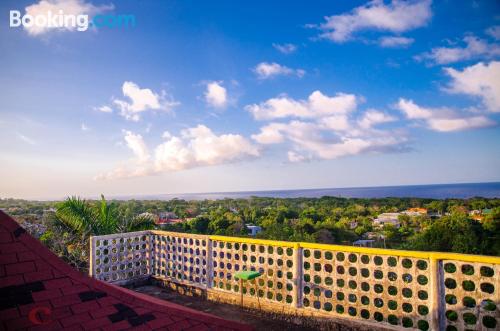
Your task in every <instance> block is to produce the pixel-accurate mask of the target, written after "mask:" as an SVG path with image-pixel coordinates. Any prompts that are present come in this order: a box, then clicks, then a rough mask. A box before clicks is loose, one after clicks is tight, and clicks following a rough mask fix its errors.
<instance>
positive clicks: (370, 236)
mask: <svg viewBox="0 0 500 331" xmlns="http://www.w3.org/2000/svg"><path fill="white" fill-rule="evenodd" d="M363 237H364V238H367V239H377V240H379V239H384V236H383V235H382V234H381V233H377V232H366V233H365V234H364V235H363Z"/></svg>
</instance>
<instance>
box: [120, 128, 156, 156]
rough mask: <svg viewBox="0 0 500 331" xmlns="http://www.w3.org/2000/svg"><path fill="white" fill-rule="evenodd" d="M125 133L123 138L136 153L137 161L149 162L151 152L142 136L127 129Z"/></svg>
mask: <svg viewBox="0 0 500 331" xmlns="http://www.w3.org/2000/svg"><path fill="white" fill-rule="evenodd" d="M123 133H124V134H125V136H124V138H123V139H124V140H125V142H126V144H127V147H128V148H130V149H131V150H132V152H133V153H134V155H135V157H136V159H137V161H138V162H139V163H145V162H147V161H148V160H149V158H150V154H149V150H148V147H147V146H146V143H145V142H144V139H143V138H142V136H141V135H140V134H135V133H133V132H131V131H127V130H125V131H124V132H123Z"/></svg>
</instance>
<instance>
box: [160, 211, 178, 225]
mask: <svg viewBox="0 0 500 331" xmlns="http://www.w3.org/2000/svg"><path fill="white" fill-rule="evenodd" d="M181 222H182V219H180V218H179V217H177V215H175V213H173V212H171V211H164V212H160V213H159V214H158V218H157V219H156V220H155V223H156V224H157V225H163V224H175V223H181Z"/></svg>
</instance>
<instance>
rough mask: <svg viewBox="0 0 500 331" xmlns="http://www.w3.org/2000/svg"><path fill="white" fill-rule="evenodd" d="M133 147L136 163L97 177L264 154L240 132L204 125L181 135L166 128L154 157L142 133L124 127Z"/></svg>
mask: <svg viewBox="0 0 500 331" xmlns="http://www.w3.org/2000/svg"><path fill="white" fill-rule="evenodd" d="M124 133H125V141H126V143H127V146H128V147H129V148H130V149H131V150H132V151H133V153H134V155H135V159H134V160H132V162H131V163H132V165H129V166H123V165H122V166H119V167H117V168H115V169H114V170H112V171H110V172H108V173H104V174H101V175H99V176H97V177H96V179H117V178H128V177H137V176H146V175H154V174H159V173H163V172H169V171H177V170H183V169H190V168H195V167H202V166H212V165H218V164H225V163H231V162H236V161H239V160H242V159H245V158H254V157H258V156H259V155H260V151H259V148H258V147H257V146H256V145H254V144H253V143H251V142H250V141H249V140H248V139H246V138H244V137H243V136H241V135H238V134H222V135H216V134H215V133H214V132H213V131H212V130H210V129H209V128H208V127H206V126H204V125H198V126H196V127H192V128H188V129H185V130H183V131H182V132H181V134H180V136H172V135H171V134H170V133H168V132H167V131H165V132H164V133H163V139H165V141H164V142H163V143H161V144H160V145H158V146H157V147H156V148H155V149H154V157H151V155H150V153H149V150H148V148H147V146H146V144H145V143H144V140H143V139H142V136H141V135H139V134H134V133H132V132H130V131H124Z"/></svg>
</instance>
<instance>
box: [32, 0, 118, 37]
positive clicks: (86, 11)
mask: <svg viewBox="0 0 500 331" xmlns="http://www.w3.org/2000/svg"><path fill="white" fill-rule="evenodd" d="M113 9H114V6H113V5H112V4H110V5H102V6H94V5H93V4H91V3H88V2H85V1H84V0H40V1H39V2H38V3H36V4H33V5H30V6H28V7H26V8H25V10H26V14H28V15H31V16H37V15H43V16H47V13H48V12H49V11H50V12H52V14H54V15H56V14H58V13H59V11H60V10H62V12H63V13H64V14H65V15H75V16H78V15H89V16H90V15H95V14H98V13H102V12H105V11H109V10H113ZM77 27H78V26H72V25H67V26H61V27H59V26H58V27H53V26H50V27H49V26H46V25H44V26H40V25H36V24H33V25H32V26H29V27H24V29H25V30H26V31H27V32H28V34H29V35H31V36H39V35H43V34H46V33H48V32H50V31H56V30H57V31H75V30H76V28H77Z"/></svg>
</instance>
